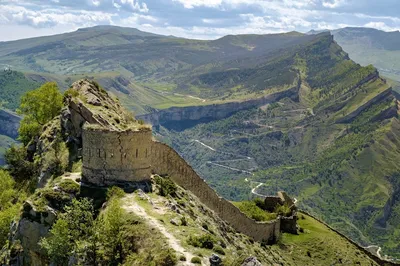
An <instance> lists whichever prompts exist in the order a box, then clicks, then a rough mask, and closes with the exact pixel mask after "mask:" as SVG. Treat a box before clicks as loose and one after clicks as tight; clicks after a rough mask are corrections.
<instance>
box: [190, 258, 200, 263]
mask: <svg viewBox="0 0 400 266" xmlns="http://www.w3.org/2000/svg"><path fill="white" fill-rule="evenodd" d="M190 262H191V263H193V264H201V259H200V258H199V257H193V258H192V259H191V260H190Z"/></svg>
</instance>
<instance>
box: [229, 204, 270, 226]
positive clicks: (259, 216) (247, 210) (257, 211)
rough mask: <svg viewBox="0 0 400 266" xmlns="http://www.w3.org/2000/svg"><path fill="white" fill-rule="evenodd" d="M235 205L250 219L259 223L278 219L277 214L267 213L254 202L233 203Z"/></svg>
mask: <svg viewBox="0 0 400 266" xmlns="http://www.w3.org/2000/svg"><path fill="white" fill-rule="evenodd" d="M233 204H234V205H235V206H236V207H238V208H239V210H240V211H242V212H243V213H244V214H246V215H247V216H248V217H249V218H252V219H254V220H256V221H259V222H266V221H271V220H274V219H276V217H277V214H276V213H270V212H266V211H265V210H263V209H261V208H260V207H258V206H257V204H256V202H254V201H240V202H233Z"/></svg>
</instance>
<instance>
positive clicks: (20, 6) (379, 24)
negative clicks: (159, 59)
mask: <svg viewBox="0 0 400 266" xmlns="http://www.w3.org/2000/svg"><path fill="white" fill-rule="evenodd" d="M399 10H400V0H379V1H378V0H29V1H26V0H0V41H8V40H16V39H23V38H29V37H36V36H44V35H53V34H58V33H64V32H70V31H75V30H77V29H78V28H83V27H90V26H95V25H116V26H124V27H133V28H138V29H140V30H143V31H148V32H153V33H158V34H164V35H174V36H179V37H186V38H195V39H216V38H219V37H222V36H224V35H228V34H249V33H254V34H267V33H278V32H288V31H299V32H307V31H309V30H311V29H314V30H322V29H336V28H342V27H372V28H377V29H380V30H385V31H395V30H399V29H400V12H398V11H399Z"/></svg>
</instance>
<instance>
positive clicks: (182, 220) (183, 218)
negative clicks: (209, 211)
mask: <svg viewBox="0 0 400 266" xmlns="http://www.w3.org/2000/svg"><path fill="white" fill-rule="evenodd" d="M187 224H188V222H187V220H186V217H185V216H182V217H181V225H182V226H187Z"/></svg>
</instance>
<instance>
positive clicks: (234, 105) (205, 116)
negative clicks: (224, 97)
mask: <svg viewBox="0 0 400 266" xmlns="http://www.w3.org/2000/svg"><path fill="white" fill-rule="evenodd" d="M286 97H288V98H291V99H297V98H298V86H295V87H293V88H291V89H288V90H285V91H281V92H277V93H273V94H270V95H267V96H264V97H261V98H257V99H252V100H247V101H235V102H228V103H222V104H212V105H200V106H189V107H171V108H168V109H165V110H160V111H155V112H152V113H149V114H145V115H139V116H136V118H137V119H141V120H144V121H145V122H147V123H149V124H151V125H152V126H155V127H157V126H159V125H164V126H167V127H168V126H171V127H174V126H176V125H175V124H176V123H179V127H184V124H186V123H193V122H206V121H212V120H217V119H223V118H226V117H228V116H230V115H232V114H234V113H236V112H238V111H242V110H247V109H250V108H253V107H259V106H262V105H265V104H268V103H273V102H277V101H279V100H280V99H283V98H286Z"/></svg>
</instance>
